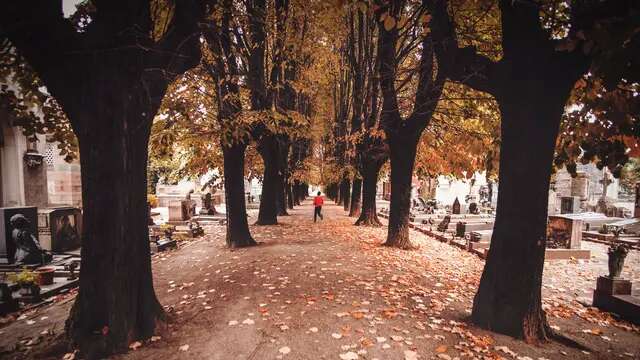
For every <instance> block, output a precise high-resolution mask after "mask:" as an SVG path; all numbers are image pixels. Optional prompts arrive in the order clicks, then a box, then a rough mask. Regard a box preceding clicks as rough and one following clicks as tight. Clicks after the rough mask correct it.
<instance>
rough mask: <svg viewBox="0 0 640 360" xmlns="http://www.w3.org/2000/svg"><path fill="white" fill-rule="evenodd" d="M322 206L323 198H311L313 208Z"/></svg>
mask: <svg viewBox="0 0 640 360" xmlns="http://www.w3.org/2000/svg"><path fill="white" fill-rule="evenodd" d="M323 204H324V198H323V197H322V196H321V195H319V196H316V197H314V198H313V206H322V205H323Z"/></svg>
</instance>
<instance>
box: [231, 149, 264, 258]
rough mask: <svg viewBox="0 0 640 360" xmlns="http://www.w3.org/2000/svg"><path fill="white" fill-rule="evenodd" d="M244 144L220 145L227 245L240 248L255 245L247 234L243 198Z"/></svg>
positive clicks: (245, 209)
mask: <svg viewBox="0 0 640 360" xmlns="http://www.w3.org/2000/svg"><path fill="white" fill-rule="evenodd" d="M245 149H246V145H245V144H232V145H222V155H223V157H224V195H225V203H226V209H227V236H226V240H227V245H228V246H229V247H231V248H240V247H247V246H253V245H257V243H256V241H255V240H254V239H253V237H251V233H250V232H249V222H248V221H247V206H246V203H245V197H244V152H245Z"/></svg>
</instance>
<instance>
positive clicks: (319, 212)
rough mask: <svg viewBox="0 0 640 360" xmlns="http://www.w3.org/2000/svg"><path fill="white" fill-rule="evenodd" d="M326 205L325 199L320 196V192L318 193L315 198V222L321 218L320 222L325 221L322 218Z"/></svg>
mask: <svg viewBox="0 0 640 360" xmlns="http://www.w3.org/2000/svg"><path fill="white" fill-rule="evenodd" d="M323 204H324V198H323V197H322V195H320V191H318V195H317V196H316V197H314V198H313V207H314V211H313V222H316V218H317V217H318V216H319V217H320V220H324V218H323V217H322V205H323Z"/></svg>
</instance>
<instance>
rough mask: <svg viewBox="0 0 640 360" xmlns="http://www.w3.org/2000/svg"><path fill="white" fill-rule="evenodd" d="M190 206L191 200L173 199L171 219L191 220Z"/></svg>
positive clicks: (170, 208) (170, 210) (170, 212)
mask: <svg viewBox="0 0 640 360" xmlns="http://www.w3.org/2000/svg"><path fill="white" fill-rule="evenodd" d="M190 208H191V200H172V201H171V202H170V203H169V221H187V220H189V218H190V216H189V212H190Z"/></svg>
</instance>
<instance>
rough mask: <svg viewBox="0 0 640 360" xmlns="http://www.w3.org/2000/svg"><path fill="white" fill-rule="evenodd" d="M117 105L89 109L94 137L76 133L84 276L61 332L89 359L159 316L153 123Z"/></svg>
mask: <svg viewBox="0 0 640 360" xmlns="http://www.w3.org/2000/svg"><path fill="white" fill-rule="evenodd" d="M134 98H135V97H134ZM101 105H102V106H101ZM120 105H121V106H123V107H122V108H119V109H114V108H108V106H106V105H105V104H104V103H100V102H99V101H97V102H93V103H91V105H90V106H87V107H92V108H93V109H95V110H96V111H93V112H92V114H91V115H88V116H90V118H91V119H92V120H93V121H92V124H93V125H92V131H91V132H79V133H78V140H79V143H80V151H81V154H82V157H81V158H80V161H81V166H82V174H81V176H82V198H83V203H84V204H85V207H84V212H83V225H84V226H83V229H82V230H83V241H82V250H81V258H82V260H81V269H82V270H81V276H80V287H79V291H78V297H77V298H76V301H75V303H74V305H73V308H72V309H71V312H70V314H69V318H68V319H67V321H66V330H67V334H68V335H69V336H70V337H71V339H72V340H73V342H74V344H75V345H76V346H78V347H79V349H80V351H81V353H82V354H84V356H86V357H87V358H99V357H103V356H106V355H107V354H110V353H114V352H120V351H126V350H127V345H128V344H129V343H130V342H131V341H133V340H134V339H140V338H148V337H150V336H151V335H153V332H154V330H155V327H156V323H157V321H158V320H161V319H163V318H164V312H163V310H162V306H161V305H160V303H159V302H158V300H157V298H156V295H155V293H154V289H153V282H152V275H151V257H150V247H149V230H148V227H147V217H148V212H147V196H146V186H147V174H146V168H147V158H148V154H147V143H148V139H149V131H150V127H149V124H151V122H150V121H148V122H146V120H148V119H145V120H142V122H141V121H140V114H143V113H144V112H145V109H146V107H144V106H141V104H140V103H137V102H131V101H127V100H124V99H123V101H122V102H121V103H120ZM99 109H101V110H103V111H98V110H99ZM98 128H99V130H97V129H98ZM114 294H117V296H114Z"/></svg>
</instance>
